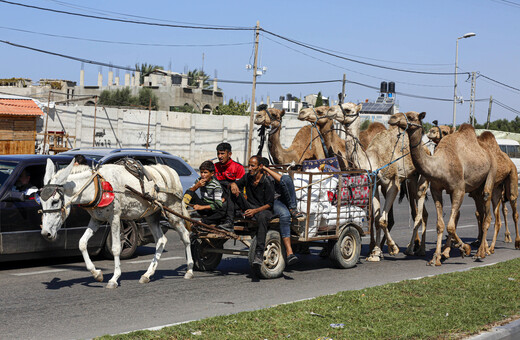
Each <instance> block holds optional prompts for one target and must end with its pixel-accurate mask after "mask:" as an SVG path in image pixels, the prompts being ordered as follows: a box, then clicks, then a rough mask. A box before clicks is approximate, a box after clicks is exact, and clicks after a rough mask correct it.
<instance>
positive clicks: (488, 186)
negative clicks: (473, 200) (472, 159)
mask: <svg viewBox="0 0 520 340" xmlns="http://www.w3.org/2000/svg"><path fill="white" fill-rule="evenodd" d="M490 173H491V171H490ZM494 177H495V176H494V175H488V178H487V179H486V183H485V185H484V190H483V195H482V196H483V197H482V199H483V209H484V217H483V219H482V238H481V240H480V247H479V248H478V250H477V253H476V254H475V256H474V258H476V259H479V258H480V259H483V258H485V257H486V254H487V252H488V245H487V240H486V236H487V232H488V230H489V226H490V225H491V199H492V195H493V184H494V181H495V178H494Z"/></svg>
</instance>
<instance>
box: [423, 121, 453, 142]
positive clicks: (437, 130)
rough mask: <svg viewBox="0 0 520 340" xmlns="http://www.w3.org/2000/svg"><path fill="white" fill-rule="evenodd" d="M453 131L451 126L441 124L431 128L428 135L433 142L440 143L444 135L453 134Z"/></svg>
mask: <svg viewBox="0 0 520 340" xmlns="http://www.w3.org/2000/svg"><path fill="white" fill-rule="evenodd" d="M453 132H454V131H453V128H452V127H451V126H448V125H439V126H433V127H432V128H431V129H430V131H428V134H427V136H428V138H430V139H431V141H432V142H434V143H435V144H439V142H440V141H441V139H442V138H443V137H446V136H447V135H449V134H452V133H453Z"/></svg>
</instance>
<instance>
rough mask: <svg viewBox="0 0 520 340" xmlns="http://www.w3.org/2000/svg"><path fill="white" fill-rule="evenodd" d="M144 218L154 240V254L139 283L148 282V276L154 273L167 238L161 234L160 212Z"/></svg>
mask: <svg viewBox="0 0 520 340" xmlns="http://www.w3.org/2000/svg"><path fill="white" fill-rule="evenodd" d="M145 219H146V223H148V227H149V228H150V231H151V233H152V235H153V238H154V240H155V255H154V257H153V258H152V262H151V263H150V266H149V267H148V270H147V271H146V273H144V274H143V275H142V276H141V278H140V279H139V283H148V282H150V277H152V275H153V274H154V273H155V270H156V269H157V265H158V264H159V260H160V259H161V255H162V252H163V250H164V247H165V246H166V242H168V239H167V238H166V236H165V235H164V234H163V232H162V229H161V225H160V224H159V222H160V219H161V216H160V214H159V213H155V214H153V215H150V216H147V217H145Z"/></svg>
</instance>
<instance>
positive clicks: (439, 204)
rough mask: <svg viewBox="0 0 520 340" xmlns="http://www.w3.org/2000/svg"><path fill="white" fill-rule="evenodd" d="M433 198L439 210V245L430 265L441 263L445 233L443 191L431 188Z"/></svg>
mask: <svg viewBox="0 0 520 340" xmlns="http://www.w3.org/2000/svg"><path fill="white" fill-rule="evenodd" d="M431 192H432V196H433V200H434V201H435V209H436V211H437V245H436V247H435V253H434V254H433V258H432V259H431V261H430V262H428V264H429V265H432V264H433V265H436V266H440V265H441V246H442V234H443V233H444V220H443V218H442V191H440V190H434V189H433V188H432V190H431Z"/></svg>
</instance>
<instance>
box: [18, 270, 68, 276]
mask: <svg viewBox="0 0 520 340" xmlns="http://www.w3.org/2000/svg"><path fill="white" fill-rule="evenodd" d="M66 270H69V269H49V270H40V271H37V272H29V273H15V274H11V275H14V276H27V275H38V274H47V273H57V272H63V271H66Z"/></svg>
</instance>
